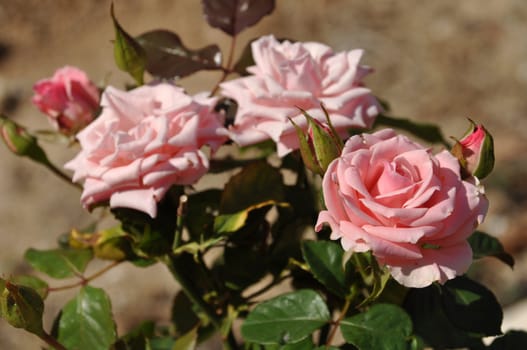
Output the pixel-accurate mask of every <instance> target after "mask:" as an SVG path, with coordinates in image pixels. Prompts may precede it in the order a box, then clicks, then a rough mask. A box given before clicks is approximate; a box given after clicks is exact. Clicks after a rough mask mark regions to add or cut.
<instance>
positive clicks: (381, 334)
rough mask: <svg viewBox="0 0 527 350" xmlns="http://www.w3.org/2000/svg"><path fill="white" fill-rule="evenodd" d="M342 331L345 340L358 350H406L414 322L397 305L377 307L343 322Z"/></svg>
mask: <svg viewBox="0 0 527 350" xmlns="http://www.w3.org/2000/svg"><path fill="white" fill-rule="evenodd" d="M340 329H341V330H342V335H343V336H344V339H346V341H347V342H349V343H351V344H353V345H355V346H356V347H357V348H358V349H359V350H377V349H378V350H395V349H401V350H406V349H407V348H408V338H409V336H410V335H411V334H412V321H411V319H410V317H409V316H408V314H407V313H406V312H405V311H404V310H403V309H401V308H400V307H398V306H396V305H391V304H377V305H374V306H372V307H371V308H370V309H369V310H368V311H366V312H364V313H361V314H358V315H355V316H352V317H349V318H346V319H344V320H342V322H341V324H340Z"/></svg>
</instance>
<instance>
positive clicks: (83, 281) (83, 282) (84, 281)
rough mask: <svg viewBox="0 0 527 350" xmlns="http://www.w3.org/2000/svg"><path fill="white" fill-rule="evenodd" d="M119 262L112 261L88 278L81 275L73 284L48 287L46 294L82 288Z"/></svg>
mask: <svg viewBox="0 0 527 350" xmlns="http://www.w3.org/2000/svg"><path fill="white" fill-rule="evenodd" d="M121 262H122V261H114V262H112V263H111V264H109V265H107V266H106V267H104V268H102V269H101V270H99V271H97V272H96V273H94V274H93V275H91V276H88V277H83V276H82V275H81V276H78V277H79V278H80V281H77V282H75V283H71V284H66V285H64V286H60V287H48V292H59V291H63V290H67V289H71V288H75V287H79V286H84V285H86V284H88V282H90V281H93V280H94V279H96V278H97V277H100V276H101V275H103V274H104V273H106V272H108V271H109V270H111V269H113V268H114V267H116V266H117V265H119V264H120V263H121Z"/></svg>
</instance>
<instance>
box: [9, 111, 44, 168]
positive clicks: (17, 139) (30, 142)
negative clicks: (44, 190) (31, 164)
mask: <svg viewBox="0 0 527 350" xmlns="http://www.w3.org/2000/svg"><path fill="white" fill-rule="evenodd" d="M0 135H1V136H2V139H3V140H4V142H5V144H6V146H7V148H9V150H10V151H11V152H13V153H15V154H16V155H19V156H23V157H29V158H31V159H33V160H35V161H37V162H39V163H43V164H48V163H49V160H48V158H47V156H46V153H44V151H43V150H42V148H40V146H39V145H38V142H37V139H36V138H35V137H34V136H33V135H31V134H30V133H29V132H28V131H27V130H26V129H25V128H24V127H22V126H20V125H18V124H17V123H15V122H14V121H12V120H10V119H9V118H6V117H4V116H0Z"/></svg>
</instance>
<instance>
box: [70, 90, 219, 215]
mask: <svg viewBox="0 0 527 350" xmlns="http://www.w3.org/2000/svg"><path fill="white" fill-rule="evenodd" d="M214 104H215V99H210V98H207V97H205V95H197V96H194V97H191V96H189V95H187V94H185V93H184V91H183V89H181V88H179V87H175V86H173V85H170V84H159V85H156V86H141V87H139V88H136V89H134V90H131V91H128V92H125V91H120V90H117V89H115V88H113V87H108V88H107V89H106V90H105V92H104V93H103V96H102V102H101V105H102V107H103V109H102V113H101V115H100V116H99V118H97V119H96V120H95V121H94V122H93V123H91V124H90V125H88V126H87V127H86V128H85V129H84V130H82V131H81V132H80V133H78V134H77V138H78V140H79V142H80V145H81V147H82V150H81V152H80V153H79V154H78V155H77V156H76V157H75V158H74V159H73V160H71V161H70V162H68V163H67V164H66V165H65V167H66V168H67V169H70V170H73V171H74V175H73V181H79V180H82V179H84V191H83V193H82V196H81V202H82V204H83V206H84V207H86V208H88V209H89V208H91V207H93V206H94V205H95V204H97V203H101V202H105V201H108V200H109V204H110V206H111V207H126V208H132V209H136V210H140V211H143V212H145V213H147V214H149V215H150V216H151V217H155V216H156V214H157V203H158V202H159V201H160V200H161V198H162V197H163V196H164V194H165V193H166V192H167V191H168V189H169V188H170V187H171V186H172V185H187V184H192V183H194V182H196V181H197V180H198V179H199V178H200V177H201V176H203V175H204V174H205V173H206V172H207V170H208V165H209V162H208V159H207V157H206V155H205V154H204V153H203V152H202V151H201V150H200V148H201V147H202V146H204V145H209V146H210V147H211V148H212V150H216V149H217V148H218V147H219V146H220V145H222V144H223V143H224V141H225V140H226V137H225V136H221V134H222V129H223V124H222V120H221V119H220V116H219V115H218V114H216V113H214V112H213V108H214ZM223 133H224V131H223Z"/></svg>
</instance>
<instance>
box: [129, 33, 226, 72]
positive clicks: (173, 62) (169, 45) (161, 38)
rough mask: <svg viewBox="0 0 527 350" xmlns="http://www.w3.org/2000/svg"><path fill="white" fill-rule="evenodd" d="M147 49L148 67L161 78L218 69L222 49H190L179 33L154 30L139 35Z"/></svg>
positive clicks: (139, 40) (215, 47) (213, 46)
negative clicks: (184, 43)
mask: <svg viewBox="0 0 527 350" xmlns="http://www.w3.org/2000/svg"><path fill="white" fill-rule="evenodd" d="M136 40H137V42H138V43H139V44H140V45H141V46H142V47H143V49H144V50H145V52H146V70H147V71H148V72H149V73H150V74H152V75H154V76H156V77H159V78H167V79H168V78H182V77H185V76H187V75H190V74H192V73H195V72H197V71H200V70H204V69H219V68H220V65H221V52H220V48H219V47H218V46H217V45H209V46H206V47H204V48H201V49H198V50H190V49H188V48H187V47H185V46H184V45H183V42H182V41H181V39H180V38H179V36H178V35H177V34H176V33H173V32H170V31H168V30H162V29H160V30H152V31H150V32H146V33H143V34H141V35H139V36H138V37H137V38H136Z"/></svg>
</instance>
